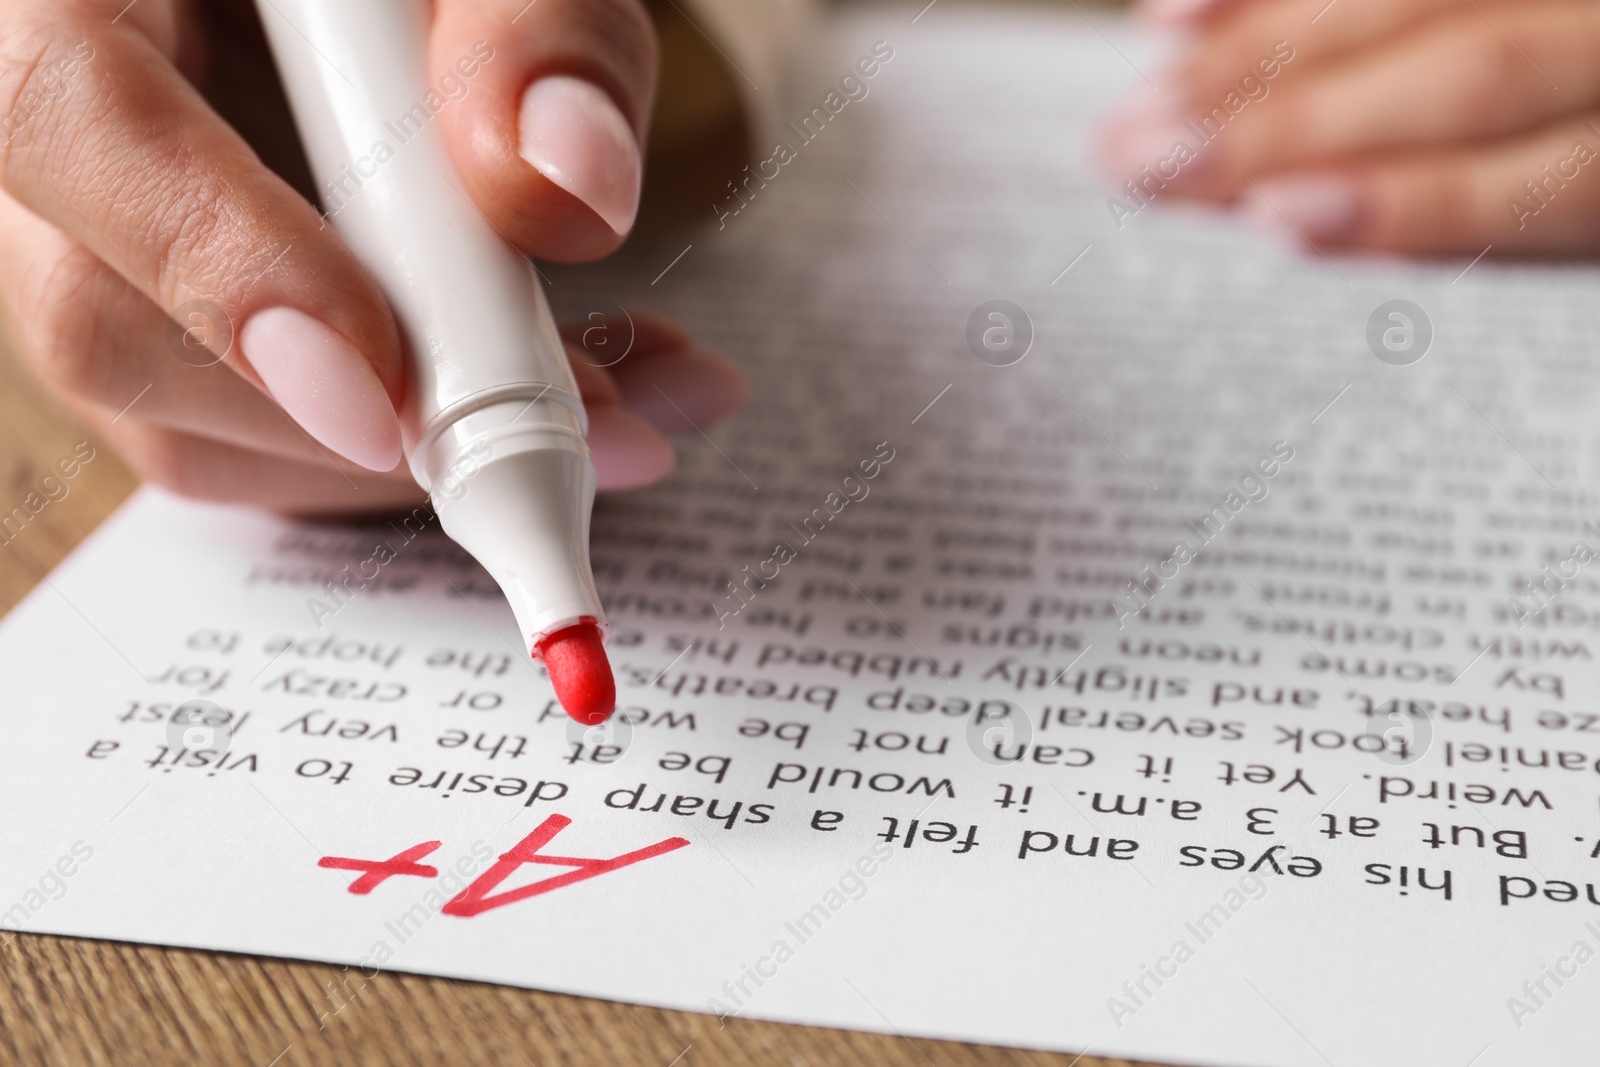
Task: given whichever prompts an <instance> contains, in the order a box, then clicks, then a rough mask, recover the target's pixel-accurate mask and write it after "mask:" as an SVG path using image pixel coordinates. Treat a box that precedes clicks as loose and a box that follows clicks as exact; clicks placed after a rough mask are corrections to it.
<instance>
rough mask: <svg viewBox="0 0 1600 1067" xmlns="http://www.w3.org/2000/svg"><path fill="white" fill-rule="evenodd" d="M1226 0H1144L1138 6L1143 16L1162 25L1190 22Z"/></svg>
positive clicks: (1208, 12) (1139, 12) (1140, 14)
mask: <svg viewBox="0 0 1600 1067" xmlns="http://www.w3.org/2000/svg"><path fill="white" fill-rule="evenodd" d="M1224 2H1225V0H1144V2H1143V3H1141V4H1140V5H1139V7H1138V14H1139V16H1140V17H1141V18H1144V19H1147V20H1149V21H1150V22H1153V23H1156V24H1157V25H1161V26H1170V25H1172V24H1174V23H1178V22H1190V21H1192V20H1194V19H1197V18H1200V17H1201V16H1203V15H1208V14H1210V13H1211V12H1212V11H1213V10H1214V9H1216V8H1219V7H1221V6H1222V5H1223V3H1224Z"/></svg>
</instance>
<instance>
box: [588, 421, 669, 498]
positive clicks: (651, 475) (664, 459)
mask: <svg viewBox="0 0 1600 1067" xmlns="http://www.w3.org/2000/svg"><path fill="white" fill-rule="evenodd" d="M588 441H589V454H590V455H591V456H592V457H593V458H594V469H595V473H596V474H597V475H598V477H599V487H600V488H601V489H637V488H638V487H639V486H641V485H649V484H650V483H652V482H659V481H660V480H661V479H663V478H665V477H666V476H667V475H669V474H671V473H672V465H673V455H672V446H671V445H669V444H667V440H666V438H664V437H662V436H661V434H660V432H658V431H657V430H656V429H655V427H653V426H651V425H650V424H649V423H647V422H645V421H644V420H643V419H641V418H639V417H638V416H637V415H633V414H631V413H629V412H626V411H623V410H622V409H621V408H612V407H591V408H590V409H589V436H588Z"/></svg>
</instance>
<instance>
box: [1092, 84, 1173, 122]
mask: <svg viewBox="0 0 1600 1067" xmlns="http://www.w3.org/2000/svg"><path fill="white" fill-rule="evenodd" d="M1163 84H1165V83H1163ZM1177 103H1178V99H1177V94H1176V93H1174V92H1173V91H1172V90H1171V89H1166V88H1159V89H1158V88H1156V87H1155V86H1154V85H1141V86H1139V87H1138V88H1137V89H1134V90H1133V91H1132V92H1130V93H1128V95H1127V96H1124V97H1123V98H1122V99H1121V100H1118V101H1117V102H1116V103H1115V104H1114V105H1112V107H1111V108H1110V110H1108V111H1107V112H1106V114H1105V117H1104V118H1103V119H1102V120H1101V122H1102V123H1103V124H1104V125H1105V126H1107V127H1111V126H1154V125H1158V124H1162V123H1170V122H1171V121H1172V120H1173V119H1174V118H1176V117H1177V115H1178V107H1177Z"/></svg>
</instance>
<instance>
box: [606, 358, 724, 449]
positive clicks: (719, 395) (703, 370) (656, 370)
mask: <svg viewBox="0 0 1600 1067" xmlns="http://www.w3.org/2000/svg"><path fill="white" fill-rule="evenodd" d="M615 377H616V382H617V387H618V388H619V389H620V390H621V392H622V405H623V407H625V408H627V409H628V411H630V412H632V413H633V414H635V415H638V416H639V417H640V418H642V419H644V420H645V421H646V422H648V423H649V424H650V425H652V426H654V427H655V428H656V429H658V430H660V431H661V432H662V433H693V432H695V430H697V429H703V428H705V427H706V426H709V425H711V424H712V423H714V422H717V421H719V420H721V419H725V418H727V417H728V416H729V415H732V414H733V413H734V412H736V411H738V410H739V409H740V408H742V407H743V406H744V403H745V400H746V399H747V398H748V397H749V395H750V383H749V381H748V380H747V379H746V378H745V376H744V372H743V371H741V370H740V369H739V368H738V366H737V365H735V364H734V363H732V362H730V361H728V360H726V359H724V358H723V357H721V356H719V355H716V354H715V353H712V352H707V351H705V350H703V349H694V348H690V349H685V350H684V351H681V352H672V353H661V354H658V355H655V356H652V357H651V358H650V359H649V361H648V362H644V361H641V362H640V364H639V365H638V367H637V368H633V367H625V366H624V365H622V364H619V365H618V367H617V369H616V372H615Z"/></svg>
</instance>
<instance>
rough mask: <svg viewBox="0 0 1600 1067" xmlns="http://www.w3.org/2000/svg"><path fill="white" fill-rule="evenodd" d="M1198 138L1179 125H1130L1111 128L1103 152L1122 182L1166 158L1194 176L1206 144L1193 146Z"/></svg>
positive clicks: (1107, 133) (1115, 174)
mask: <svg viewBox="0 0 1600 1067" xmlns="http://www.w3.org/2000/svg"><path fill="white" fill-rule="evenodd" d="M1194 139H1195V138H1194V135H1193V134H1192V133H1190V131H1189V130H1188V129H1186V128H1185V127H1183V126H1180V125H1176V124H1174V125H1159V126H1146V125H1130V126H1124V127H1121V128H1119V129H1115V130H1108V131H1107V132H1106V134H1105V137H1104V139H1103V140H1102V142H1101V148H1100V151H1101V154H1102V155H1103V156H1104V157H1105V160H1106V162H1107V163H1108V164H1109V165H1110V166H1111V168H1112V169H1113V171H1114V175H1113V176H1114V177H1116V178H1117V180H1119V181H1120V180H1122V179H1125V178H1132V177H1137V176H1138V175H1139V174H1140V173H1141V168H1142V167H1146V166H1148V167H1152V168H1155V167H1158V166H1159V164H1160V163H1161V162H1162V161H1163V160H1172V161H1174V162H1176V163H1177V164H1178V166H1179V167H1180V168H1181V170H1182V171H1183V173H1184V174H1185V175H1187V176H1192V175H1193V174H1194V173H1197V166H1196V165H1197V164H1198V163H1199V160H1200V158H1201V157H1202V156H1203V155H1204V149H1205V146H1204V145H1201V146H1200V147H1199V148H1198V149H1197V148H1196V147H1195V146H1194V145H1191V144H1190V142H1191V141H1193V140H1194ZM1180 146H1181V148H1180ZM1185 160H1187V161H1188V162H1184V161H1185ZM1169 169H1170V168H1169ZM1169 177H1175V175H1169Z"/></svg>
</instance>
